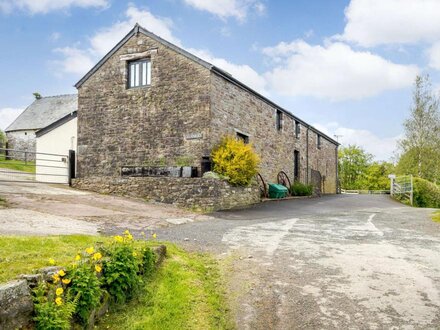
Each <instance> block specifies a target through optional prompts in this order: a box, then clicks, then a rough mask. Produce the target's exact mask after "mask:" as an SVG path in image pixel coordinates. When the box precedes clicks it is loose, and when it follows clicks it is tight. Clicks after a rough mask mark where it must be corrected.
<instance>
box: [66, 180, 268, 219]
mask: <svg viewBox="0 0 440 330" xmlns="http://www.w3.org/2000/svg"><path fill="white" fill-rule="evenodd" d="M72 186H73V187H74V188H78V189H82V190H90V191H94V192H98V193H103V194H114V195H121V196H132V197H138V198H144V199H147V200H154V201H157V202H162V203H168V204H174V205H177V206H179V207H186V208H192V209H200V210H203V211H215V210H224V209H231V208H236V207H245V206H248V205H251V204H256V203H259V202H260V191H259V188H258V186H250V187H233V186H231V185H229V184H228V183H227V182H226V181H223V180H217V179H208V178H154V177H126V178H121V177H89V178H81V179H74V180H73V183H72Z"/></svg>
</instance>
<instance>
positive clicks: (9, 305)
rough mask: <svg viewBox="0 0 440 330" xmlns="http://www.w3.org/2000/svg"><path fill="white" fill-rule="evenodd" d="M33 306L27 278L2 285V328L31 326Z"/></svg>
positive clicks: (0, 291)
mask: <svg viewBox="0 0 440 330" xmlns="http://www.w3.org/2000/svg"><path fill="white" fill-rule="evenodd" d="M33 308H34V307H33V302H32V297H31V293H30V290H29V287H28V284H27V281H26V280H17V281H12V282H8V283H6V284H2V285H0V329H18V328H23V327H27V326H29V324H30V323H31V320H32V317H31V316H32V312H33Z"/></svg>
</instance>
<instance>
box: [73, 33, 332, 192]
mask: <svg viewBox="0 0 440 330" xmlns="http://www.w3.org/2000/svg"><path fill="white" fill-rule="evenodd" d="M75 86H76V87H77V89H78V150H77V155H78V162H77V166H78V168H77V176H78V177H79V178H80V179H81V178H85V179H86V178H93V177H117V176H120V173H121V168H122V167H124V166H128V165H138V166H139V165H143V164H149V163H152V162H154V161H158V160H161V159H165V160H166V161H167V162H168V163H169V162H173V161H177V160H178V159H182V158H184V159H186V160H187V161H188V162H189V164H190V165H192V166H195V167H197V168H198V169H199V171H198V173H199V175H201V174H202V173H203V172H204V171H206V170H208V167H209V166H207V165H206V164H209V157H210V153H211V150H212V148H213V146H215V145H216V144H217V143H218V142H219V140H220V139H221V138H222V137H223V136H224V135H226V134H233V135H235V136H236V137H237V138H240V139H243V140H245V141H246V142H249V143H252V144H253V146H254V148H255V150H256V152H257V153H258V154H259V155H260V157H261V167H260V173H261V175H262V176H263V178H264V179H265V180H266V182H276V180H277V175H278V173H279V172H280V171H284V172H285V173H287V175H288V176H289V177H290V179H291V180H292V181H293V180H296V181H301V182H303V183H311V182H315V181H316V180H318V181H319V182H315V184H317V185H320V186H321V188H322V191H323V193H336V191H337V176H338V175H337V150H338V143H337V142H336V141H335V140H333V139H332V138H331V137H329V136H327V135H325V134H324V133H323V132H320V131H319V130H317V129H316V128H314V127H313V126H311V125H309V124H308V123H307V122H305V121H304V120H302V119H300V118H298V117H296V116H295V115H294V114H293V113H292V112H290V111H287V110H286V109H283V108H282V107H280V106H279V105H277V104H275V103H274V102H272V101H271V100H269V99H267V98H266V97H264V96H262V95H261V94H259V93H257V92H256V91H254V90H252V89H251V88H249V87H248V86H246V85H245V84H243V83H242V82H240V81H238V80H237V79H235V78H234V77H233V76H232V75H230V74H229V73H227V72H225V71H223V70H222V69H221V68H218V67H216V66H214V65H212V64H210V63H207V62H205V61H204V60H202V59H200V58H198V57H196V56H194V55H192V54H191V53H189V52H187V51H185V50H183V49H181V48H179V47H177V46H176V45H173V44H172V43H170V42H168V41H166V40H164V39H162V38H160V37H158V36H156V35H155V34H153V33H151V32H149V31H147V30H146V29H144V28H142V27H141V26H139V25H136V26H135V27H134V28H133V29H132V30H131V31H130V32H129V33H128V34H127V35H126V36H125V37H124V38H123V39H122V40H121V41H120V42H119V43H118V44H117V45H115V47H114V48H113V49H112V50H111V51H110V52H109V53H108V54H107V55H106V56H105V57H104V58H103V59H101V60H100V61H99V62H98V63H97V64H96V65H95V67H93V68H92V69H91V70H90V71H89V72H88V73H87V74H86V75H85V76H84V77H83V78H82V79H81V80H80V81H79V82H78V83H77V84H76V85H75Z"/></svg>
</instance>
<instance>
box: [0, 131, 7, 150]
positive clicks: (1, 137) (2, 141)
mask: <svg viewBox="0 0 440 330" xmlns="http://www.w3.org/2000/svg"><path fill="white" fill-rule="evenodd" d="M5 147H6V135H5V132H3V130H1V129H0V148H5Z"/></svg>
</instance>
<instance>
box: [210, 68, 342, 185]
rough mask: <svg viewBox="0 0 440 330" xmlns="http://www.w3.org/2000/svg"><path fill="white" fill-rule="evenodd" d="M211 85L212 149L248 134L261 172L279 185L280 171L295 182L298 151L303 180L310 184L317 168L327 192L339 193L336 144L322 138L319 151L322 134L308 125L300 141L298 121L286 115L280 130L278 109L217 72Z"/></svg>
mask: <svg viewBox="0 0 440 330" xmlns="http://www.w3.org/2000/svg"><path fill="white" fill-rule="evenodd" d="M211 84H212V89H211V98H212V105H211V112H212V122H211V130H210V135H209V136H210V145H211V146H214V145H215V144H216V143H218V141H219V140H220V139H221V137H222V136H224V135H225V134H232V135H235V134H236V133H237V132H239V133H242V134H246V135H248V136H249V142H250V143H252V144H253V146H254V148H255V151H256V152H257V153H258V154H259V155H260V157H261V165H260V173H261V174H262V176H263V178H264V179H265V180H266V181H267V182H276V181H277V174H278V173H279V172H280V171H284V172H286V173H287V175H288V176H289V178H290V179H291V180H292V181H293V178H294V151H295V150H297V151H299V155H300V162H299V163H300V170H299V179H300V181H301V182H303V183H309V182H310V171H311V170H312V169H314V170H317V171H320V172H321V175H323V176H325V182H324V187H322V191H323V193H336V164H337V158H336V150H337V146H336V145H335V144H334V143H332V142H330V141H329V140H327V139H325V138H324V137H323V136H322V137H321V148H320V149H318V147H317V138H318V134H317V133H316V132H315V131H314V130H312V129H310V128H308V126H306V125H304V124H300V134H299V137H298V138H297V137H296V134H295V120H294V119H293V118H291V117H289V116H287V115H286V114H283V115H282V118H283V121H282V129H281V130H278V128H277V125H276V113H277V108H276V107H274V106H273V105H271V104H269V103H268V102H266V101H264V100H263V99H261V98H259V97H257V96H255V95H253V94H252V93H250V92H248V91H246V90H244V89H243V88H241V87H239V86H236V85H234V84H232V83H230V82H228V81H227V80H226V79H224V78H222V77H220V76H218V75H217V74H215V73H213V74H212V76H211Z"/></svg>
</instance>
